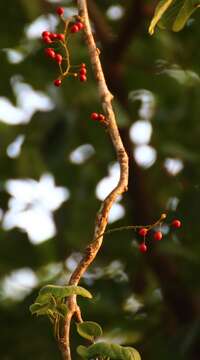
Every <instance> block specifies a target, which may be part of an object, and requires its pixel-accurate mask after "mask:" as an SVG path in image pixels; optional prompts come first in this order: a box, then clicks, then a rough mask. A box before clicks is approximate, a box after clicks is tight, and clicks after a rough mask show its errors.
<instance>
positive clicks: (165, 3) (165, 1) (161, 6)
mask: <svg viewBox="0 0 200 360" xmlns="http://www.w3.org/2000/svg"><path fill="white" fill-rule="evenodd" d="M173 2H174V0H161V1H160V2H159V3H158V5H157V6H156V9H155V14H154V17H153V19H152V20H151V24H150V26H149V34H150V35H153V33H154V30H155V27H156V25H157V23H158V22H159V20H160V19H161V17H162V16H163V14H164V13H165V11H166V10H167V9H168V7H169V6H170V5H171V4H172V3H173Z"/></svg>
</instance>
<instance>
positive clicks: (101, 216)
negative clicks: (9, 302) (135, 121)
mask: <svg viewBox="0 0 200 360" xmlns="http://www.w3.org/2000/svg"><path fill="white" fill-rule="evenodd" d="M77 7H78V12H79V16H80V17H81V18H82V19H83V21H84V25H85V26H84V34H85V43H86V46H87V49H88V53H89V57H90V61H91V65H92V68H93V72H94V76H95V79H96V82H97V87H98V92H99V97H100V101H101V104H102V108H103V111H104V113H105V116H106V119H107V132H108V134H109V135H110V138H111V141H112V144H113V147H114V149H115V152H116V156H117V159H118V162H119V165H120V179H119V182H118V184H117V186H116V187H115V188H114V189H113V190H112V191H111V193H110V194H109V195H108V196H107V197H106V198H105V200H104V201H103V202H102V204H101V207H100V210H99V211H98V213H97V216H96V221H95V226H94V235H93V239H92V241H91V243H90V244H89V245H88V246H87V248H86V251H85V254H84V255H83V258H82V260H81V261H80V262H79V264H78V265H77V268H76V269H75V271H74V272H73V274H72V276H71V278H70V281H69V285H78V283H79V281H80V280H81V278H82V276H83V274H84V273H85V271H86V270H87V268H88V266H89V265H90V264H91V263H92V262H93V261H94V259H95V257H96V255H97V253H98V251H99V249H100V247H101V245H102V241H103V234H104V232H105V229H106V226H107V223H108V215H109V212H110V209H111V207H112V205H113V203H114V202H115V201H116V199H117V197H118V196H119V195H121V194H122V193H124V192H125V191H127V189H128V172H129V166H128V156H127V154H126V151H125V148H124V146H123V143H122V140H121V137H120V134H119V130H118V127H117V123H116V119H115V114H114V111H113V107H112V99H113V95H112V94H111V92H110V91H109V89H108V87H107V84H106V81H105V77H104V73H103V70H102V65H101V61H100V51H99V49H98V48H97V47H96V43H95V41H94V37H93V34H92V30H91V25H90V20H89V17H88V9H87V1H86V0H77ZM67 305H68V313H67V315H66V317H65V320H64V325H63V329H61V330H62V335H61V336H60V340H59V341H60V348H61V352H62V354H63V359H64V360H71V351H70V327H71V320H72V318H73V317H75V318H76V321H79V322H81V321H82V317H81V312H80V308H79V307H78V304H77V301H76V296H75V295H73V296H70V297H68V299H67Z"/></svg>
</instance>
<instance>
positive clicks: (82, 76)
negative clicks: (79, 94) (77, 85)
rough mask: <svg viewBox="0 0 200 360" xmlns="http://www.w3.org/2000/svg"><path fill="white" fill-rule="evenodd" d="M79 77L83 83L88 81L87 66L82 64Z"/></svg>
mask: <svg viewBox="0 0 200 360" xmlns="http://www.w3.org/2000/svg"><path fill="white" fill-rule="evenodd" d="M78 75H79V80H80V81H81V82H84V81H87V69H86V65H85V64H81V67H80V69H79V72H78Z"/></svg>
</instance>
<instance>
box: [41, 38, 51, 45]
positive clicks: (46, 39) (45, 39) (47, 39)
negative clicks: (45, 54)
mask: <svg viewBox="0 0 200 360" xmlns="http://www.w3.org/2000/svg"><path fill="white" fill-rule="evenodd" d="M43 41H44V42H45V44H52V40H51V39H50V37H49V36H44V37H43Z"/></svg>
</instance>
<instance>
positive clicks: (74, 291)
mask: <svg viewBox="0 0 200 360" xmlns="http://www.w3.org/2000/svg"><path fill="white" fill-rule="evenodd" d="M46 294H51V295H52V296H54V297H56V298H60V299H62V298H64V297H67V296H70V295H81V296H83V297H86V298H89V299H91V298H92V295H91V293H90V292H89V291H88V290H86V289H84V288H83V287H81V286H75V285H69V286H59V285H46V286H44V287H43V288H42V289H41V290H40V292H39V296H40V295H42V296H43V295H46Z"/></svg>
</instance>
